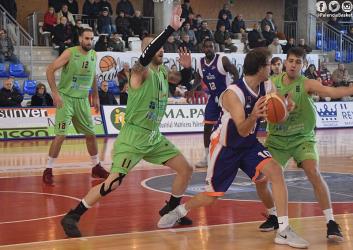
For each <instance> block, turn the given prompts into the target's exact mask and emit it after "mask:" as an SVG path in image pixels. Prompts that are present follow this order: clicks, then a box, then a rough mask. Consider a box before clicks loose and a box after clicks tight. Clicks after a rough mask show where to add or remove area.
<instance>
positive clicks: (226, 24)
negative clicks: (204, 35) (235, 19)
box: [216, 14, 230, 32]
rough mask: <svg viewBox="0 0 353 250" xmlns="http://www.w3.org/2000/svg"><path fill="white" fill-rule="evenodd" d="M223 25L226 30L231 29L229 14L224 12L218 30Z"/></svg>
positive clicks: (218, 23) (219, 20)
mask: <svg viewBox="0 0 353 250" xmlns="http://www.w3.org/2000/svg"><path fill="white" fill-rule="evenodd" d="M221 25H224V27H225V29H226V31H228V32H229V31H230V22H229V19H228V17H227V14H223V16H222V18H221V19H218V21H217V26H216V30H219V27H221Z"/></svg>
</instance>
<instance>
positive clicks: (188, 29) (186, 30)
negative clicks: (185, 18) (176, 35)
mask: <svg viewBox="0 0 353 250" xmlns="http://www.w3.org/2000/svg"><path fill="white" fill-rule="evenodd" d="M181 30H182V32H183V33H185V34H188V35H189V38H190V42H191V43H192V44H193V45H196V44H197V39H196V35H195V32H194V31H193V30H192V29H191V27H190V23H188V22H185V23H184V24H183V28H182V29H181Z"/></svg>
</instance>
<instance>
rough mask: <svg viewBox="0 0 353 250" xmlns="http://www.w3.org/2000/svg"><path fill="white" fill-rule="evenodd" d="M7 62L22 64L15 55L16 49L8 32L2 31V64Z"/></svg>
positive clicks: (0, 47) (0, 42)
mask: <svg viewBox="0 0 353 250" xmlns="http://www.w3.org/2000/svg"><path fill="white" fill-rule="evenodd" d="M5 61H10V62H11V63H15V64H16V63H19V62H20V61H19V60H18V58H17V56H16V55H15V54H14V47H13V44H12V41H11V39H10V38H9V37H8V36H7V32H6V30H4V29H0V63H4V62H5Z"/></svg>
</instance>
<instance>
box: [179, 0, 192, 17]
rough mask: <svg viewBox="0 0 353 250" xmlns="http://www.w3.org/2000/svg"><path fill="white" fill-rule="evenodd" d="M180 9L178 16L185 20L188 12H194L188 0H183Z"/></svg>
mask: <svg viewBox="0 0 353 250" xmlns="http://www.w3.org/2000/svg"><path fill="white" fill-rule="evenodd" d="M181 10H182V12H181V16H180V17H181V18H184V19H185V20H186V19H187V18H188V17H189V14H190V13H194V11H193V10H192V8H191V5H190V0H184V4H182V5H181Z"/></svg>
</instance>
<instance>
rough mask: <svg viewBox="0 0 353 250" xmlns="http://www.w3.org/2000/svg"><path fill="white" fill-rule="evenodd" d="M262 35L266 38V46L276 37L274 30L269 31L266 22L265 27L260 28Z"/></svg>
mask: <svg viewBox="0 0 353 250" xmlns="http://www.w3.org/2000/svg"><path fill="white" fill-rule="evenodd" d="M262 36H263V38H265V40H266V46H268V45H270V44H271V43H272V42H273V39H274V38H275V37H276V34H275V32H273V31H271V29H270V25H268V24H266V25H265V29H264V30H262Z"/></svg>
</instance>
